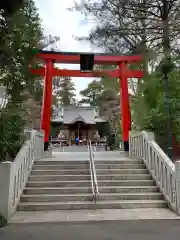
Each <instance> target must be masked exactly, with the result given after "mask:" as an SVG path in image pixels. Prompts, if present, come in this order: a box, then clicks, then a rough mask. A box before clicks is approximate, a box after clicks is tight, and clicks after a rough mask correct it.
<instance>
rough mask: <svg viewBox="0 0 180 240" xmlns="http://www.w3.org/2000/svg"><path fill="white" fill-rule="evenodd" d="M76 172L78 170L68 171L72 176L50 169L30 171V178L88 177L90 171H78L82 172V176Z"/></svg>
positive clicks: (63, 171)
mask: <svg viewBox="0 0 180 240" xmlns="http://www.w3.org/2000/svg"><path fill="white" fill-rule="evenodd" d="M78 171H79V170H76V171H74V170H73V171H72V172H71V171H69V172H70V173H72V174H65V173H66V170H52V169H49V170H32V171H31V176H35V175H36V176H37V175H38V176H40V175H43V176H48V175H51V176H52V175H54V176H55V175H58V176H62V175H67V176H72V175H90V171H89V170H84V171H82V170H81V171H80V172H82V174H78Z"/></svg>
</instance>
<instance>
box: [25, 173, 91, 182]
mask: <svg viewBox="0 0 180 240" xmlns="http://www.w3.org/2000/svg"><path fill="white" fill-rule="evenodd" d="M29 180H30V181H73V180H74V181H78V180H79V181H80V180H91V176H90V174H86V175H56V174H54V175H31V176H30V177H29Z"/></svg>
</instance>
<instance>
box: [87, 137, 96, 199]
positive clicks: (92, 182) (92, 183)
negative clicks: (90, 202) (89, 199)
mask: <svg viewBox="0 0 180 240" xmlns="http://www.w3.org/2000/svg"><path fill="white" fill-rule="evenodd" d="M87 147H88V152H89V167H90V174H91V187H92V194H93V197H94V196H95V192H94V180H93V170H92V169H93V167H92V161H91V153H90V146H89V144H88V142H87Z"/></svg>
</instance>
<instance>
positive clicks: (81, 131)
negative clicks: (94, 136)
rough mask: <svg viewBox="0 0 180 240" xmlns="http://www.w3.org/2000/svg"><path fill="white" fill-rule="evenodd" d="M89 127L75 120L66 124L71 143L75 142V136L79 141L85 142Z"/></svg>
mask: <svg viewBox="0 0 180 240" xmlns="http://www.w3.org/2000/svg"><path fill="white" fill-rule="evenodd" d="M90 129H91V127H90V126H89V125H88V124H85V123H84V122H75V123H73V124H71V125H69V126H68V130H69V132H70V136H71V144H75V139H76V137H78V138H79V140H80V141H82V142H83V143H85V142H86V141H87V139H88V133H89V131H90Z"/></svg>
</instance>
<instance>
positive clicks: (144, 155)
mask: <svg viewBox="0 0 180 240" xmlns="http://www.w3.org/2000/svg"><path fill="white" fill-rule="evenodd" d="M129 155H130V157H136V158H140V159H143V161H144V163H145V164H146V167H147V168H148V170H149V171H150V172H151V174H152V177H153V179H154V180H155V181H156V184H157V186H158V187H159V189H160V191H161V192H162V193H163V195H164V197H165V199H166V201H167V202H168V204H169V206H170V208H172V209H173V210H174V211H175V212H177V213H178V214H180V161H177V162H176V163H175V164H174V163H173V162H172V161H171V160H170V159H169V157H168V156H167V155H166V154H165V153H164V151H163V150H162V149H161V148H160V147H159V146H158V144H157V143H156V142H155V140H154V135H153V133H148V132H145V131H143V132H136V133H131V134H130V151H129Z"/></svg>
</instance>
